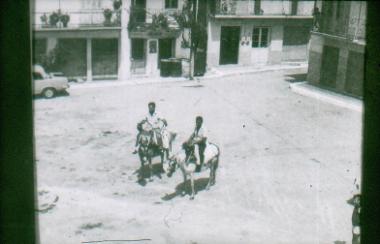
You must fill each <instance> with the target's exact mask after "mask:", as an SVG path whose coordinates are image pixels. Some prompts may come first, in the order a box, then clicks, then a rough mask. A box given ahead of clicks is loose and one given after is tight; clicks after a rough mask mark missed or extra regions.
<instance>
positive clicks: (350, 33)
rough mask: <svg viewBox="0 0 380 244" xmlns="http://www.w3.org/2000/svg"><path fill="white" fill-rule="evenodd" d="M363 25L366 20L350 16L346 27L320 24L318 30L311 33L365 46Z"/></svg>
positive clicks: (327, 23)
mask: <svg viewBox="0 0 380 244" xmlns="http://www.w3.org/2000/svg"><path fill="white" fill-rule="evenodd" d="M365 24H366V18H363V17H362V18H358V17H353V16H351V17H350V18H349V22H348V25H346V26H334V25H331V24H329V22H326V23H322V25H321V28H320V29H319V30H314V31H313V32H314V33H316V34H319V35H325V36H329V37H332V38H338V39H345V40H347V41H351V42H355V43H358V44H363V45H364V44H365Z"/></svg>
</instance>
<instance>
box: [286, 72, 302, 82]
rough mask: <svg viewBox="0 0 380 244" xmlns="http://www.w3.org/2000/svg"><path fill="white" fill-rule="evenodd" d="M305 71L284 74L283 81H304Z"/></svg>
mask: <svg viewBox="0 0 380 244" xmlns="http://www.w3.org/2000/svg"><path fill="white" fill-rule="evenodd" d="M306 78H307V73H302V74H289V75H286V77H285V81H287V82H290V83H295V82H303V81H306Z"/></svg>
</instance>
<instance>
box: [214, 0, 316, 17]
mask: <svg viewBox="0 0 380 244" xmlns="http://www.w3.org/2000/svg"><path fill="white" fill-rule="evenodd" d="M292 2H293V1H291V0H272V1H270V0H263V1H259V4H258V3H257V0H256V1H255V0H216V1H215V10H214V11H215V13H214V14H215V15H235V16H250V15H265V16H267V15H268V16H276V15H277V16H279V15H297V16H311V15H312V12H313V8H314V2H313V1H297V6H296V12H295V13H293V12H292Z"/></svg>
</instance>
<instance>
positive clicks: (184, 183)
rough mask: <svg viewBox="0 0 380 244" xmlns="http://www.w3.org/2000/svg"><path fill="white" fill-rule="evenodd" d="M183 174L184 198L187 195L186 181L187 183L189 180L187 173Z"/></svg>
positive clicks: (182, 193)
mask: <svg viewBox="0 0 380 244" xmlns="http://www.w3.org/2000/svg"><path fill="white" fill-rule="evenodd" d="M182 173H183V188H182V192H181V195H182V196H184V195H186V181H187V178H186V173H185V172H182Z"/></svg>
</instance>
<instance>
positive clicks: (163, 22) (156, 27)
mask: <svg viewBox="0 0 380 244" xmlns="http://www.w3.org/2000/svg"><path fill="white" fill-rule="evenodd" d="M149 29H150V30H149V34H150V35H154V36H156V35H159V36H160V35H162V34H163V32H167V31H168V30H169V21H168V18H167V17H166V16H165V15H164V14H163V13H160V14H153V16H152V24H151V25H150V28H149Z"/></svg>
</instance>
